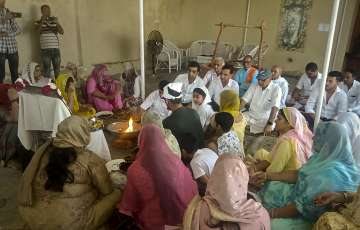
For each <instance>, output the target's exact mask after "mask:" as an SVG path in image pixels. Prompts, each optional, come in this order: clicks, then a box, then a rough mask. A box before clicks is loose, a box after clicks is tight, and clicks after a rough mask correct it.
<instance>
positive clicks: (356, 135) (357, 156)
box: [337, 112, 360, 169]
mask: <svg viewBox="0 0 360 230" xmlns="http://www.w3.org/2000/svg"><path fill="white" fill-rule="evenodd" d="M337 122H338V123H340V124H342V125H343V126H345V128H346V131H347V133H348V135H349V138H350V142H351V146H352V151H353V156H354V160H355V162H356V164H357V166H358V167H359V169H360V119H359V117H358V115H357V114H356V113H353V112H347V113H342V114H340V115H339V116H338V119H337Z"/></svg>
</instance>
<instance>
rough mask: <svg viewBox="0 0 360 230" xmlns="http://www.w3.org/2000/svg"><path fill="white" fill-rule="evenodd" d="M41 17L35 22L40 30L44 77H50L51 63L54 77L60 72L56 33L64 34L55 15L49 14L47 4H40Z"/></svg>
mask: <svg viewBox="0 0 360 230" xmlns="http://www.w3.org/2000/svg"><path fill="white" fill-rule="evenodd" d="M41 14H42V16H41V19H40V20H39V21H37V22H35V25H36V26H37V28H38V30H39V32H40V47H41V56H42V61H43V66H44V75H45V77H48V78H50V77H51V64H52V65H53V69H54V75H55V78H56V77H57V76H58V75H59V72H60V63H61V56H60V44H59V37H58V34H64V29H63V28H62V26H61V25H60V23H59V21H58V19H57V18H56V17H52V16H51V10H50V6H49V5H42V6H41Z"/></svg>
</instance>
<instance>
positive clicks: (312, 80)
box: [289, 62, 322, 110]
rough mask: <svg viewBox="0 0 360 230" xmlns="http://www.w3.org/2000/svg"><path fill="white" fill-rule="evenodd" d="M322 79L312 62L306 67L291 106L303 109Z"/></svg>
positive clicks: (293, 94) (294, 92) (295, 90)
mask: <svg viewBox="0 0 360 230" xmlns="http://www.w3.org/2000/svg"><path fill="white" fill-rule="evenodd" d="M321 78H322V75H321V73H319V72H318V66H317V64H316V63H313V62H310V63H308V64H307V65H306V67H305V73H304V74H303V75H302V76H301V78H300V80H299V81H298V83H297V84H296V87H295V89H294V91H293V93H292V99H291V100H290V101H289V103H290V104H294V107H295V108H297V109H301V110H302V109H303V107H304V106H305V105H306V102H307V100H308V98H309V96H310V94H311V92H312V91H314V90H316V88H317V87H318V85H319V84H320V83H319V82H320V79H321Z"/></svg>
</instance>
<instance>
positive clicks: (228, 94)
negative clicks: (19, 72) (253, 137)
mask: <svg viewBox="0 0 360 230" xmlns="http://www.w3.org/2000/svg"><path fill="white" fill-rule="evenodd" d="M220 112H228V113H230V114H231V115H233V117H234V124H233V129H234V131H235V132H236V134H237V136H238V138H239V139H240V142H241V143H242V144H244V136H245V127H246V124H247V121H246V118H245V117H244V116H243V114H242V113H241V112H240V99H239V95H238V94H236V92H235V91H233V90H224V91H223V92H222V93H221V94H220Z"/></svg>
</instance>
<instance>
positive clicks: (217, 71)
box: [203, 57, 225, 87]
mask: <svg viewBox="0 0 360 230" xmlns="http://www.w3.org/2000/svg"><path fill="white" fill-rule="evenodd" d="M224 65H225V61H224V59H223V58H222V57H216V58H215V59H214V62H213V63H212V69H211V70H209V71H208V72H207V73H206V74H205V76H204V78H203V80H204V82H205V85H206V87H209V86H210V84H211V82H212V81H214V80H216V79H219V78H220V75H221V70H222V68H223V66H224Z"/></svg>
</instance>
